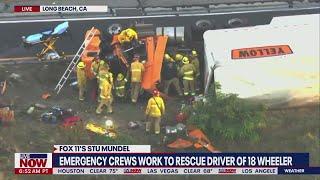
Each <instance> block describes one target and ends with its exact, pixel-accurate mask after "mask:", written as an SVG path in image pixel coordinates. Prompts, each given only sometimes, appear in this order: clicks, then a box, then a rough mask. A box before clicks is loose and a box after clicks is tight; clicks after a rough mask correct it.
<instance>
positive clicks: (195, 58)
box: [190, 50, 200, 91]
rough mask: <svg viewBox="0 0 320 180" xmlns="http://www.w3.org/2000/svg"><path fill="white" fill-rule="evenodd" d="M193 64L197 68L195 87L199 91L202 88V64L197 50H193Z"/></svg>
mask: <svg viewBox="0 0 320 180" xmlns="http://www.w3.org/2000/svg"><path fill="white" fill-rule="evenodd" d="M190 59H191V64H193V65H194V67H195V68H196V72H197V73H196V75H195V88H196V90H197V91H199V90H200V64H199V58H198V53H197V51H195V50H193V51H191V58H190Z"/></svg>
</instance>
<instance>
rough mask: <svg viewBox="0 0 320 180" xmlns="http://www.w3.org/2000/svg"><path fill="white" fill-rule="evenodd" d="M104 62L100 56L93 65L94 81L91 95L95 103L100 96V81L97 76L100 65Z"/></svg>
mask: <svg viewBox="0 0 320 180" xmlns="http://www.w3.org/2000/svg"><path fill="white" fill-rule="evenodd" d="M101 62H102V61H101V60H100V59H99V56H96V57H95V58H94V59H93V61H92V63H91V72H92V74H93V78H92V80H90V85H91V86H90V91H89V92H90V93H91V95H92V96H91V97H92V99H93V100H94V101H95V100H96V99H97V97H98V96H99V90H98V89H99V85H98V79H97V75H98V72H99V69H100V63H101Z"/></svg>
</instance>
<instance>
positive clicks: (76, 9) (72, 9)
mask: <svg viewBox="0 0 320 180" xmlns="http://www.w3.org/2000/svg"><path fill="white" fill-rule="evenodd" d="M14 12H15V13H21V12H23V13H87V12H108V6H87V5H84V6H59V5H41V6H14Z"/></svg>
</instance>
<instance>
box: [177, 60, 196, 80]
mask: <svg viewBox="0 0 320 180" xmlns="http://www.w3.org/2000/svg"><path fill="white" fill-rule="evenodd" d="M196 73H197V70H196V68H195V67H194V65H193V64H184V65H183V66H182V67H181V68H180V71H179V74H180V76H182V79H183V80H188V81H192V80H194V77H195V75H196Z"/></svg>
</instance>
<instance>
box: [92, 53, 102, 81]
mask: <svg viewBox="0 0 320 180" xmlns="http://www.w3.org/2000/svg"><path fill="white" fill-rule="evenodd" d="M101 62H102V61H100V60H99V57H98V56H96V57H95V58H94V59H93V61H92V63H91V72H92V73H93V75H94V76H96V77H97V75H98V71H99V69H100V63H101Z"/></svg>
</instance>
